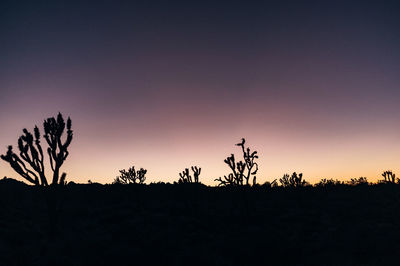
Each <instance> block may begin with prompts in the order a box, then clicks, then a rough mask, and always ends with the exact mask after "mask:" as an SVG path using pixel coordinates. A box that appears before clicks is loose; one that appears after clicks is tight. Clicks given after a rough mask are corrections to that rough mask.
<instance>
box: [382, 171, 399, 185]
mask: <svg viewBox="0 0 400 266" xmlns="http://www.w3.org/2000/svg"><path fill="white" fill-rule="evenodd" d="M382 176H383V178H384V180H381V183H389V184H395V183H396V182H397V183H399V181H400V179H399V178H397V179H396V174H394V173H393V172H392V171H390V170H388V171H385V172H383V173H382Z"/></svg>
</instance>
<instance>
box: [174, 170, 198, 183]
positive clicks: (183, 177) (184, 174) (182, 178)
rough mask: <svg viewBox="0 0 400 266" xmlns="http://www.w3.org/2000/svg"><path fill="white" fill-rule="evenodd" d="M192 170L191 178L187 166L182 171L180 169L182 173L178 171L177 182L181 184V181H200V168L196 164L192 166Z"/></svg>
mask: <svg viewBox="0 0 400 266" xmlns="http://www.w3.org/2000/svg"><path fill="white" fill-rule="evenodd" d="M191 168H192V171H193V177H194V178H193V179H192V176H191V175H190V172H189V168H185V170H184V171H182V173H179V176H180V178H179V180H178V183H179V184H183V183H200V181H199V176H200V173H201V168H200V167H197V166H192V167H191Z"/></svg>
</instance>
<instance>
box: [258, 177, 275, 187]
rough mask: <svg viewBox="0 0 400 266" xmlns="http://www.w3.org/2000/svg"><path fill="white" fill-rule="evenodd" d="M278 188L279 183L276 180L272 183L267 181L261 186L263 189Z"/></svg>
mask: <svg viewBox="0 0 400 266" xmlns="http://www.w3.org/2000/svg"><path fill="white" fill-rule="evenodd" d="M277 186H278V182H277V181H276V179H275V180H274V181H272V182H269V181H265V182H264V184H262V185H261V187H263V188H273V187H277Z"/></svg>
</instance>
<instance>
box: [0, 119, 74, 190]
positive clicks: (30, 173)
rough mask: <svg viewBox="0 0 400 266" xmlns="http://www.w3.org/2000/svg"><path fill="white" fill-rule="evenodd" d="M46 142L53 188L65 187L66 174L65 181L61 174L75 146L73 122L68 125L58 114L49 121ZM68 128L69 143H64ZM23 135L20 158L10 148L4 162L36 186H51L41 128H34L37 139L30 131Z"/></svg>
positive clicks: (19, 146) (67, 141)
mask: <svg viewBox="0 0 400 266" xmlns="http://www.w3.org/2000/svg"><path fill="white" fill-rule="evenodd" d="M43 127H44V132H45V135H44V138H45V139H46V141H47V143H48V145H49V148H48V149H47V153H48V154H49V156H50V165H51V169H52V170H53V179H52V182H51V185H57V184H65V177H66V174H65V173H63V174H62V175H61V178H60V177H59V172H60V168H61V166H62V164H63V163H64V161H65V160H66V159H67V157H68V154H69V152H68V147H69V145H70V144H71V141H72V137H73V131H72V129H71V119H70V118H69V117H68V120H67V124H65V122H64V118H63V116H62V115H61V113H58V116H57V119H55V118H54V117H51V118H48V119H46V120H45V121H44V123H43ZM65 127H66V128H67V137H66V141H65V142H64V143H63V141H62V136H63V134H64V131H65ZM23 133H24V134H23V135H22V136H21V137H19V139H18V149H19V152H20V153H19V156H18V155H17V154H16V153H14V151H13V147H12V146H8V150H7V153H6V154H5V155H1V159H3V160H4V161H6V162H8V163H9V164H10V166H11V167H12V168H13V169H14V170H15V171H16V172H17V173H18V174H19V175H20V176H22V177H23V178H24V179H25V180H27V181H28V182H30V183H32V184H34V185H36V186H48V184H49V183H48V181H47V178H46V175H45V167H44V156H43V149H42V146H41V144H40V131H39V128H38V127H37V126H35V128H34V135H32V133H30V132H29V131H28V130H27V129H26V128H25V129H23Z"/></svg>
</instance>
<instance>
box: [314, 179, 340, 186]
mask: <svg viewBox="0 0 400 266" xmlns="http://www.w3.org/2000/svg"><path fill="white" fill-rule="evenodd" d="M343 184H344V183H343V182H342V181H340V180H337V179H336V180H334V179H326V178H323V179H321V180H320V181H319V182H318V183H316V184H315V185H314V186H315V187H324V188H327V187H336V186H340V185H343Z"/></svg>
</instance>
